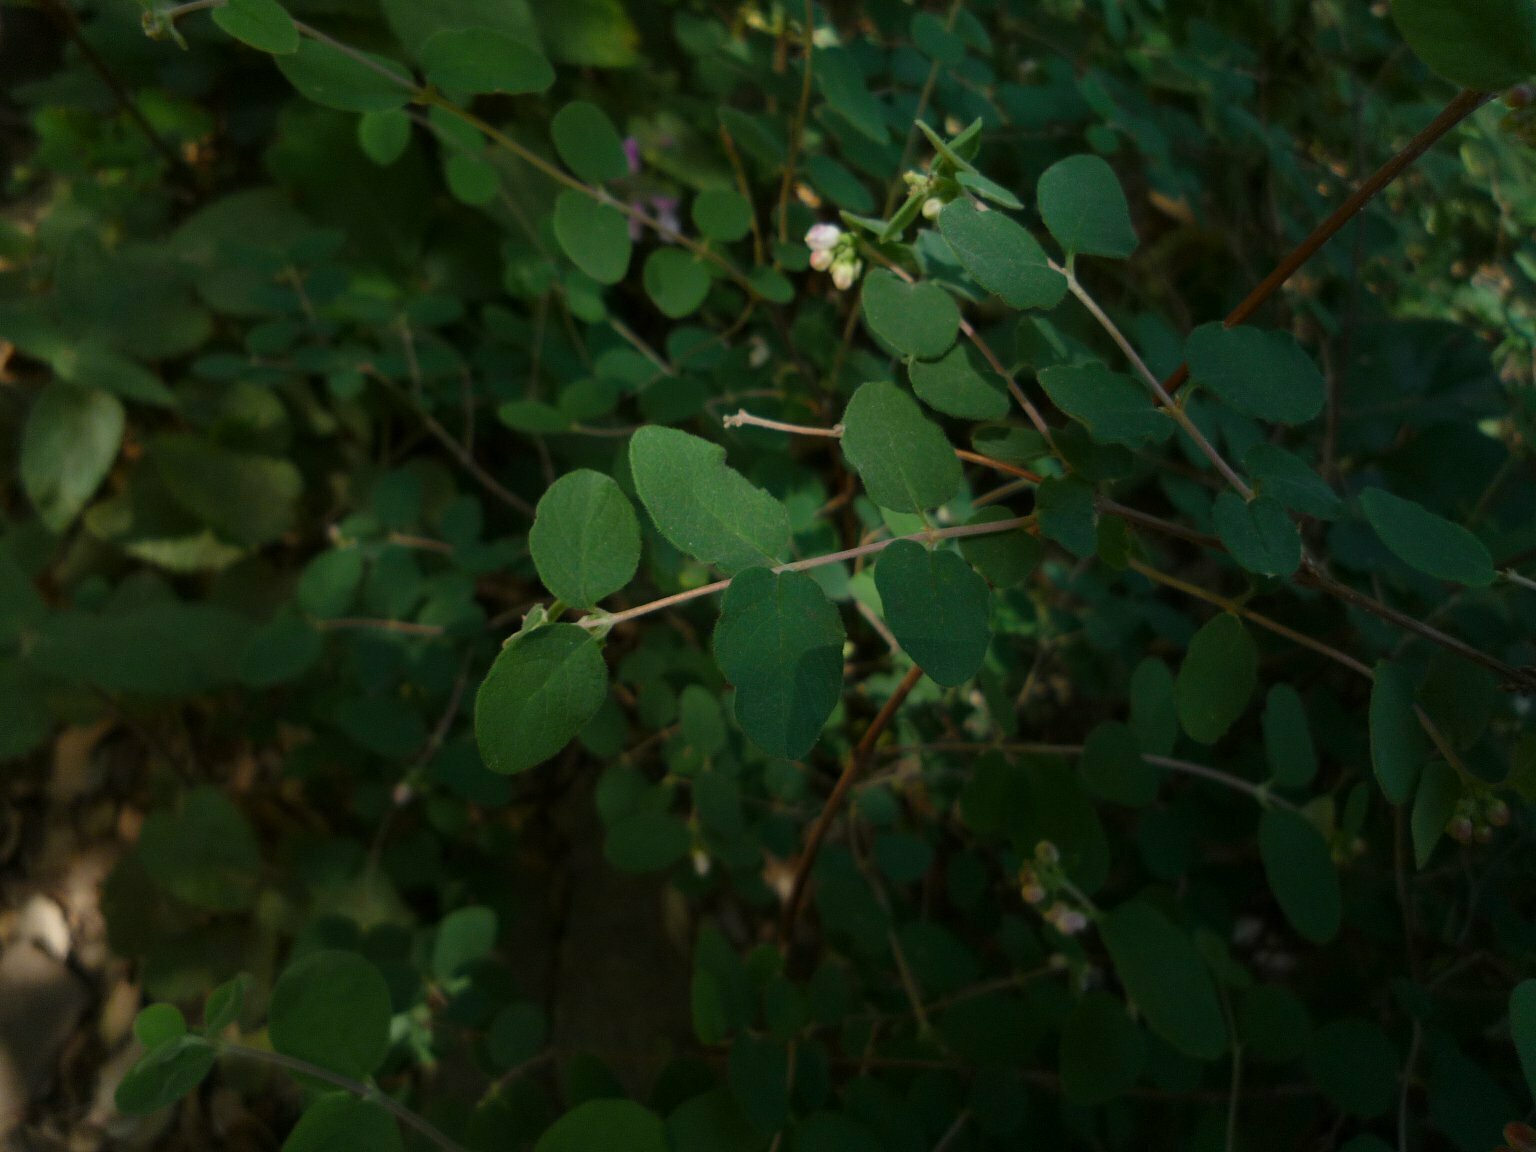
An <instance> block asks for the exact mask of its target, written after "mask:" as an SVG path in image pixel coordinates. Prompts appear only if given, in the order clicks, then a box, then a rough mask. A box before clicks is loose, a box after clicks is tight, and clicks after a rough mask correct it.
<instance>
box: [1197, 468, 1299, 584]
mask: <svg viewBox="0 0 1536 1152" xmlns="http://www.w3.org/2000/svg"><path fill="white" fill-rule="evenodd" d="M1214 512H1215V517H1216V531H1217V533H1218V534H1219V535H1220V537H1221V542H1222V543H1223V544H1225V545H1226V546H1227V550H1228V551H1230V552H1231V553H1232V559H1234V560H1236V561H1237V562H1238V563H1239V564H1241V565H1242V566H1243V567H1244V568H1246V569H1248V571H1250V572H1257V573H1259V574H1260V575H1263V576H1289V575H1290V574H1291V573H1293V572H1295V571H1296V569H1297V568H1299V567H1300V566H1301V533H1300V532H1299V531H1298V530H1297V528H1296V525H1295V523H1294V522H1293V521H1292V520H1291V518H1290V516H1289V515H1287V514H1286V511H1285V509H1284V508H1283V507H1281V506H1280V503H1279V502H1278V501H1276V500H1271V499H1270V498H1269V497H1268V496H1256V497H1254V498H1253V499H1252V500H1244V499H1243V498H1242V497H1241V496H1239V495H1238V494H1237V493H1236V492H1233V491H1231V490H1230V489H1229V490H1227V491H1225V492H1222V493H1221V494H1220V495H1218V496H1217V497H1216V507H1215V510H1214Z"/></svg>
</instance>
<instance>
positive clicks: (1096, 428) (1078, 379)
mask: <svg viewBox="0 0 1536 1152" xmlns="http://www.w3.org/2000/svg"><path fill="white" fill-rule="evenodd" d="M1039 379H1040V387H1042V388H1044V389H1045V394H1046V395H1047V396H1049V397H1050V398H1051V403H1053V404H1055V405H1056V407H1058V408H1060V409H1061V410H1062V411H1063V412H1065V413H1066V414H1067V415H1068V416H1070V417H1072V419H1074V420H1076V421H1077V422H1078V423H1079V424H1081V425H1082V426H1083V427H1084V428H1086V429H1088V435H1089V436H1091V437H1092V438H1093V439H1094V440H1095V441H1097V442H1098V443H1100V444H1123V445H1125V446H1126V447H1127V448H1141V447H1144V446H1146V445H1148V444H1158V443H1161V442H1162V441H1164V440H1166V439H1168V437H1169V436H1170V435H1171V434H1172V432H1173V421H1172V420H1170V419H1169V418H1168V417H1167V415H1166V414H1164V413H1163V412H1162V411H1161V410H1160V409H1158V407H1157V406H1156V405H1155V404H1153V403H1152V397H1151V396H1149V395H1148V394H1147V390H1146V389H1145V388H1143V387H1142V386H1141V385H1140V384H1138V383H1137V382H1136V381H1135V380H1133V379H1131V378H1130V377H1129V376H1126V375H1123V374H1122V373H1119V372H1111V371H1109V369H1107V368H1105V367H1103V366H1102V365H1099V364H1091V365H1085V366H1082V367H1056V368H1045V369H1042V370H1041V371H1040V373H1039Z"/></svg>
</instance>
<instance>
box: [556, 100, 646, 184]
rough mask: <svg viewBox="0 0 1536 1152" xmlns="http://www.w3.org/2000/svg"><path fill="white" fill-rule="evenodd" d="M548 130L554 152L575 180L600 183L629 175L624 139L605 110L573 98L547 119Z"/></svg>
mask: <svg viewBox="0 0 1536 1152" xmlns="http://www.w3.org/2000/svg"><path fill="white" fill-rule="evenodd" d="M549 131H550V135H551V136H552V137H553V138H554V141H555V151H557V152H559V153H560V159H561V160H563V161H564V162H565V166H566V167H567V168H569V169H570V170H571V171H572V172H574V173H575V174H576V177H577V179H579V180H585V181H586V182H587V183H588V184H603V183H606V182H608V181H609V180H622V179H623V178H624V177H625V176H627V175H628V174H629V160H628V158H627V157H626V156H625V155H624V141H623V140H621V139H620V138H619V133H618V130H617V129H616V128H614V126H613V121H612V120H610V119H608V113H606V112H604V111H603V110H602V109H601V108H599V107H598V106H597V105H596V104H589V103H587V102H586V101H585V100H575V101H572V102H571V103H569V104H567V105H565V106H564V107H563V108H561V109H560V111H558V112H556V113H555V118H554V119H553V120H552V121H550V125H549Z"/></svg>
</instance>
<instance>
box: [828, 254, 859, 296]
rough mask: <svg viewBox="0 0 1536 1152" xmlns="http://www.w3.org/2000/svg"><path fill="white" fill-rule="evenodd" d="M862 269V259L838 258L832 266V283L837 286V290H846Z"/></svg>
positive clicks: (850, 286) (851, 285)
mask: <svg viewBox="0 0 1536 1152" xmlns="http://www.w3.org/2000/svg"><path fill="white" fill-rule="evenodd" d="M863 271H864V261H862V260H851V261H850V260H840V261H838V263H836V264H834V265H833V266H832V283H833V284H835V285H836V286H837V289H838V291H839V292H846V291H848V289H850V288H852V287H853V285H854V283H855V282H856V281H857V280H858V278H859V274H860V273H861V272H863Z"/></svg>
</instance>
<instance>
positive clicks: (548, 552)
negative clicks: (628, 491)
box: [528, 468, 640, 608]
mask: <svg viewBox="0 0 1536 1152" xmlns="http://www.w3.org/2000/svg"><path fill="white" fill-rule="evenodd" d="M528 547H529V549H530V550H531V551H532V553H533V564H534V567H535V568H537V569H538V572H539V579H540V580H542V581H543V582H544V587H546V588H548V589H549V590H550V592H551V593H552V594H553V595H554V596H555V597H556V598H557V599H559V600H561V601H564V602H565V603H566V604H569V605H570V606H571V607H573V608H592V607H594V606H595V605H596V604H597V603H598V601H600V600H602V599H604V598H605V597H607V596H609V595H611V594H612V593H614V592H617V591H618V590H619V589H620V588H622V587H624V585H626V584H628V583H629V582H630V580H631V579H633V578H634V575H635V569H636V568H637V567H638V566H639V563H640V522H639V520H638V519H636V517H635V510H634V508H633V507H632V506H631V505H630V503H629V498H628V497H626V496H625V495H624V491H623V489H621V488H620V487H619V485H618V483H617V482H616V481H614V479H613V478H612V477H610V476H605V475H603V474H602V473H601V472H593V471H591V470H590V469H587V468H581V469H578V470H577V471H575V472H569V473H567V474H566V475H564V476H562V477H560V479H558V480H556V481H555V482H554V483H553V484H551V485H550V486H549V488H548V489H547V490H546V491H545V493H544V495H543V496H542V497H540V498H539V506H538V508H537V510H536V512H535V515H534V521H533V527H532V529H530V530H529V533H528Z"/></svg>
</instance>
